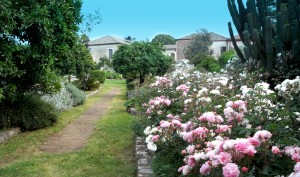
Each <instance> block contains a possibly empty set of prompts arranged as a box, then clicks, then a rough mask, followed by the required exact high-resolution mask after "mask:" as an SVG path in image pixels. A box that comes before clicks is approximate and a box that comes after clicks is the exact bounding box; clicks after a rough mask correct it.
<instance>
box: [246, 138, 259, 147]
mask: <svg viewBox="0 0 300 177" xmlns="http://www.w3.org/2000/svg"><path fill="white" fill-rule="evenodd" d="M248 141H249V143H250V144H252V145H253V146H259V145H260V142H259V141H258V140H257V139H255V138H248Z"/></svg>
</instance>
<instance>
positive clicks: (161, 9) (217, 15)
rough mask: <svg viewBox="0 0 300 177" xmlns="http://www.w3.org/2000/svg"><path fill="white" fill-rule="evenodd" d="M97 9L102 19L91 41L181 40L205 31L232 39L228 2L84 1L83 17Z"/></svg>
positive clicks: (209, 0) (157, 0)
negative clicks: (157, 37)
mask: <svg viewBox="0 0 300 177" xmlns="http://www.w3.org/2000/svg"><path fill="white" fill-rule="evenodd" d="M97 9H99V10H100V13H101V16H102V19H103V20H102V22H101V23H100V24H99V25H97V26H95V27H94V28H93V30H92V31H91V32H90V34H88V35H89V37H90V39H91V40H93V39H96V38H98V37H102V36H105V35H113V36H117V37H121V38H124V37H126V36H131V37H134V38H136V39H137V40H151V39H152V38H153V37H154V36H155V35H157V34H170V35H171V36H173V37H175V38H180V37H183V36H185V35H189V34H192V33H195V32H196V31H197V30H198V29H202V28H205V29H207V30H208V31H209V32H215V33H218V34H221V35H223V36H226V37H229V32H228V26H227V23H228V21H231V16H230V14H229V11H228V8H227V0H83V5H82V13H83V14H87V13H89V12H94V11H95V10H97Z"/></svg>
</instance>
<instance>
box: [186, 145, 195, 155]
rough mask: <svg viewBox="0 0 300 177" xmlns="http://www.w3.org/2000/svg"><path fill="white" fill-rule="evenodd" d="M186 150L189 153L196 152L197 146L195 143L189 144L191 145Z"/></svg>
mask: <svg viewBox="0 0 300 177" xmlns="http://www.w3.org/2000/svg"><path fill="white" fill-rule="evenodd" d="M186 151H187V153H189V154H192V153H194V151H195V146H194V145H189V146H188V147H187V148H186Z"/></svg>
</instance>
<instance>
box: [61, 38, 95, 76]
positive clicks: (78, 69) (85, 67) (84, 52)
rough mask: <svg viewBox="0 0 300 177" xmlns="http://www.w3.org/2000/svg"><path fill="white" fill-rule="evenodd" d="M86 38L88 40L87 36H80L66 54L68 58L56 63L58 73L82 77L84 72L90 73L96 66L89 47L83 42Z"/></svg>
mask: <svg viewBox="0 0 300 177" xmlns="http://www.w3.org/2000/svg"><path fill="white" fill-rule="evenodd" d="M82 37H83V38H82ZM84 40H86V36H81V37H80V38H78V39H77V42H76V43H75V45H74V46H73V47H72V48H71V49H70V51H68V53H67V54H66V57H67V58H66V59H65V60H60V61H57V62H56V63H55V70H56V71H57V73H59V74H60V75H62V76H63V75H69V76H70V75H76V76H77V77H79V78H80V76H81V75H82V74H83V73H89V72H90V71H91V70H93V69H94V68H95V67H96V63H95V62H94V61H93V58H92V56H91V54H90V52H89V50H88V48H86V46H85V44H84V43H82V42H83V41H84ZM69 79H70V77H69Z"/></svg>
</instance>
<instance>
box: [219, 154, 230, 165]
mask: <svg viewBox="0 0 300 177" xmlns="http://www.w3.org/2000/svg"><path fill="white" fill-rule="evenodd" d="M231 158H232V156H231V154H230V153H228V152H221V153H220V154H219V159H218V160H219V162H220V163H221V164H223V165H225V164H227V163H229V162H231Z"/></svg>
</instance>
